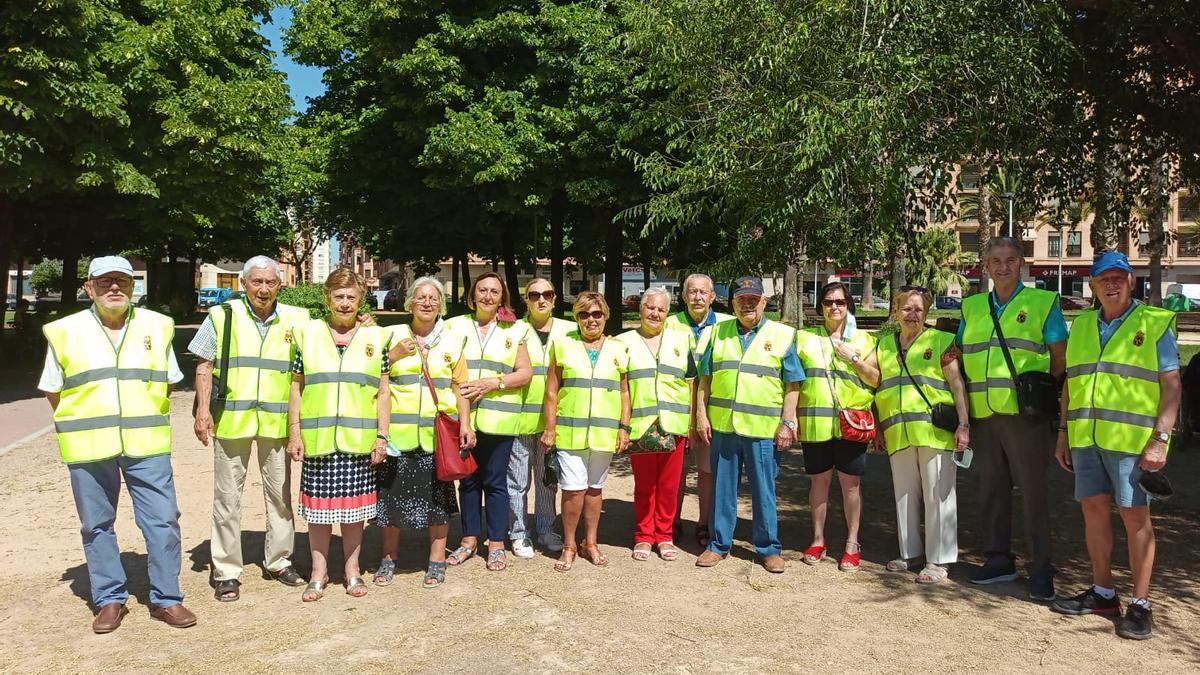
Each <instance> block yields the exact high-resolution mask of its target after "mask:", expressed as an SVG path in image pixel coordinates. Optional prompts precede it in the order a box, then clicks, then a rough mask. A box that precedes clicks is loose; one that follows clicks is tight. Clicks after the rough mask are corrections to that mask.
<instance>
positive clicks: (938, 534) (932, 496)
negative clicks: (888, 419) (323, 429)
mask: <svg viewBox="0 0 1200 675" xmlns="http://www.w3.org/2000/svg"><path fill="white" fill-rule="evenodd" d="M890 460H891V463H892V487H893V489H894V490H895V492H896V532H897V534H898V535H899V539H900V557H902V558H906V559H912V558H919V557H921V555H922V554H923V555H924V556H925V561H926V562H930V563H933V564H935V565H948V564H950V563H953V562H958V499H957V497H956V496H955V489H954V488H955V481H956V480H957V476H958V472H957V469H958V467H956V466H955V465H954V453H951V452H947V451H945V450H935V449H933V448H927V447H924V446H912V447H907V448H905V449H903V450H901V451H900V452H897V453H896V454H894V455H892V456H891V457H890ZM922 506H924V508H925V541H924V545H922V542H921V508H922Z"/></svg>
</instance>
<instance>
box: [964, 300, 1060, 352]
mask: <svg viewBox="0 0 1200 675" xmlns="http://www.w3.org/2000/svg"><path fill="white" fill-rule="evenodd" d="M1024 289H1025V284H1017V289H1016V290H1015V291H1013V294H1012V295H1011V296H1009V298H1008V300H1006V301H1004V302H1003V303H1002V302H1000V298H999V297H997V295H996V290H995V289H992V290H991V296H992V301H993V302H995V303H996V316H997V317H1000V316H1003V315H1004V308H1005V307H1008V305H1009V304H1010V303H1011V302H1012V301H1013V298H1015V297H1017V295H1019V294H1020V293H1021V291H1022V290H1024ZM1056 297H1057V296H1056ZM965 327H966V322H965V321H961V320H960V321H959V322H958V334H957V335H956V336H955V337H954V343H955V344H957V345H958V346H959V347H962V339H963V329H964V328H965ZM1068 334H1069V331H1068V330H1067V320H1066V318H1065V317H1064V316H1063V313H1062V308H1061V307H1059V306H1058V303H1057V302H1055V303H1054V304H1053V305H1052V306H1051V307H1050V314H1049V315H1047V316H1046V325H1045V326H1042V339H1043V340H1045V341H1046V344H1048V345H1052V344H1057V343H1059V342H1066V340H1067V335H1068Z"/></svg>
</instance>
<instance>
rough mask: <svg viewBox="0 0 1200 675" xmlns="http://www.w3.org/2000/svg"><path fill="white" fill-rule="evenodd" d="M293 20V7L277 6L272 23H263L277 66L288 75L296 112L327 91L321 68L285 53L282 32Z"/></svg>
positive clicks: (263, 31)
mask: <svg viewBox="0 0 1200 675" xmlns="http://www.w3.org/2000/svg"><path fill="white" fill-rule="evenodd" d="M291 22H292V8H291V7H286V6H281V7H276V8H275V9H274V10H272V11H271V23H264V24H263V27H262V34H263V35H264V36H266V38H267V39H268V40H270V41H271V49H272V50H274V52H275V57H274V60H275V67H276V68H278V69H280V70H282V71H283V72H284V74H285V75H287V83H288V87H289V88H290V89H291V90H292V100H293V101H294V102H295V103H294V105H295V108H296V112H304V111H305V110H307V109H308V101H307V99H309V98H313V97H316V96H320V95H321V93H323V92H324V91H325V84H324V83H323V82H321V69H320V68H311V67H309V66H302V65H300V64H298V63H296V62H295V61H293V60H291V59H290V58H288V57H287V56H286V55H285V54H284V53H283V39H282V37H281V34H282V33H283V31H284V30H285V29H286V28H287V27H288V26H289V25H290V24H291Z"/></svg>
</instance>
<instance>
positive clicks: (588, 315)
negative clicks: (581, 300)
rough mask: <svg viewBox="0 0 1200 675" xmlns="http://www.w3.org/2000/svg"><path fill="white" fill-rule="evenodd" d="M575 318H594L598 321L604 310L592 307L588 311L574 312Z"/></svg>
mask: <svg viewBox="0 0 1200 675" xmlns="http://www.w3.org/2000/svg"><path fill="white" fill-rule="evenodd" d="M575 318H576V319H578V320H579V321H583V320H584V319H596V320H597V321H599V320H600V319H603V318H604V312H602V311H600V310H598V309H593V310H592V311H590V312H576V313H575Z"/></svg>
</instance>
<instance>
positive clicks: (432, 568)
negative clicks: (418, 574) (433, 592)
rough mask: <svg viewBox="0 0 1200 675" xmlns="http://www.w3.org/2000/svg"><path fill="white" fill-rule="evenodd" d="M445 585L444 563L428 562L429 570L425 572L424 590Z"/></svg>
mask: <svg viewBox="0 0 1200 675" xmlns="http://www.w3.org/2000/svg"><path fill="white" fill-rule="evenodd" d="M444 583H446V563H444V562H434V561H432V560H430V561H429V569H427V570H425V582H424V584H423V586H424V587H425V588H437V587H438V586H441V585H442V584H444Z"/></svg>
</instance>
